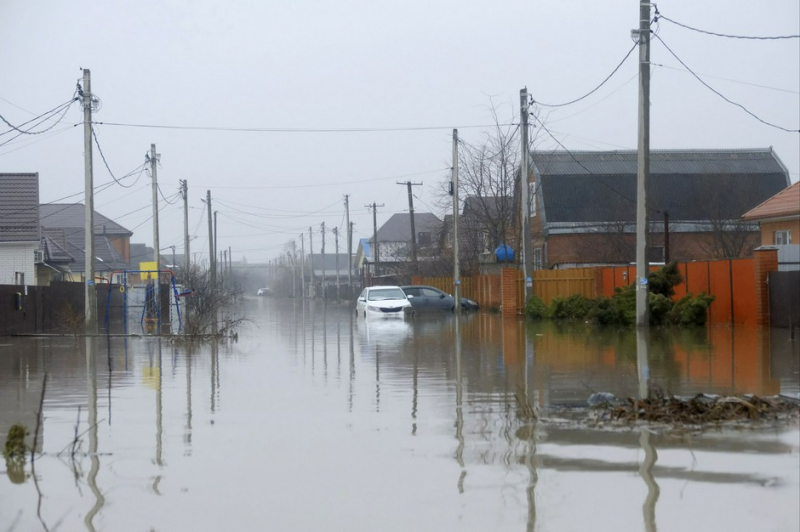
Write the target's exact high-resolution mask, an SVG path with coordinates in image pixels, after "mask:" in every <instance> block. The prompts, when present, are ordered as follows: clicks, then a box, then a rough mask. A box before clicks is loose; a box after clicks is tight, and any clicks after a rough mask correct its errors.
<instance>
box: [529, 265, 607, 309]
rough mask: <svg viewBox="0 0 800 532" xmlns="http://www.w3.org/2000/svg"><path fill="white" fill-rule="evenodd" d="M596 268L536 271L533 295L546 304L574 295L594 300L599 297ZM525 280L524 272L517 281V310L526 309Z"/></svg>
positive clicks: (533, 274)
mask: <svg viewBox="0 0 800 532" xmlns="http://www.w3.org/2000/svg"><path fill="white" fill-rule="evenodd" d="M595 270H596V268H570V269H567V270H536V271H534V272H532V275H531V279H532V281H533V293H534V294H536V295H537V296H539V297H540V298H541V299H542V300H543V301H544V302H545V303H546V304H548V305H549V304H550V302H551V301H553V299H555V298H557V297H564V298H566V297H569V296H571V295H574V294H580V295H582V296H585V297H588V298H593V297H597V296H598V295H599V294H598V293H597V288H596V280H595ZM524 283H525V278H524V277H523V275H522V271H520V274H519V280H518V281H517V308H520V309H521V308H524V307H525V285H524Z"/></svg>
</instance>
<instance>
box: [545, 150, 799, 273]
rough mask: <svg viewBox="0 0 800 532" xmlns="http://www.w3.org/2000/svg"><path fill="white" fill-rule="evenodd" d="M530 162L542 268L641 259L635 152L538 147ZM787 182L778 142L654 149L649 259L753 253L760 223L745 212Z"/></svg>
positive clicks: (688, 258) (650, 197)
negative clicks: (638, 255) (544, 149)
mask: <svg viewBox="0 0 800 532" xmlns="http://www.w3.org/2000/svg"><path fill="white" fill-rule="evenodd" d="M532 163H533V164H532V175H531V177H530V180H531V187H530V190H531V191H532V193H533V194H534V200H533V201H532V202H531V235H532V240H533V242H532V254H533V265H534V268H535V269H542V268H544V269H547V268H563V267H576V266H594V265H608V264H626V263H630V262H634V261H635V242H636V173H637V154H636V151H607V152H588V151H581V152H571V153H570V152H559V151H556V152H534V153H533V154H532ZM788 185H789V173H788V170H787V169H786V167H785V166H784V165H783V163H782V162H781V161H780V159H779V158H778V156H777V154H775V152H773V151H772V149H771V148H768V149H748V150H653V151H651V158H650V181H649V187H650V191H649V205H650V210H649V218H650V224H649V225H650V243H649V244H650V246H649V249H648V256H649V259H650V260H651V261H652V262H660V261H664V260H678V261H692V260H705V259H713V258H736V257H747V256H750V255H752V251H753V249H754V248H755V247H756V246H758V245H759V244H760V233H759V230H758V224H756V223H754V222H753V221H748V220H742V215H743V214H744V213H746V212H747V211H749V210H750V209H752V208H753V207H755V206H756V205H759V204H760V203H762V202H763V201H765V200H766V199H768V198H770V197H771V196H773V195H774V194H776V193H777V192H779V191H781V190H783V189H784V188H786V187H787V186H788ZM665 228H666V231H665Z"/></svg>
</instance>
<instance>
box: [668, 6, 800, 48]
mask: <svg viewBox="0 0 800 532" xmlns="http://www.w3.org/2000/svg"><path fill="white" fill-rule="evenodd" d="M659 19H664V20H666V21H667V22H672V23H673V24H675V25H676V26H680V27H682V28H686V29H687V30H691V31H696V32H698V33H705V34H706V35H713V36H714V37H725V38H728V39H747V40H754V41H777V40H781V39H800V35H772V36H761V35H732V34H729V33H717V32H715V31H708V30H702V29H700V28H695V27H692V26H689V25H688V24H684V23H682V22H678V21H677V20H672V19H671V18H669V17H667V16H664V15H662V14H661V13H659V12H658V7H656V15H655V21H656V22H658V21H659Z"/></svg>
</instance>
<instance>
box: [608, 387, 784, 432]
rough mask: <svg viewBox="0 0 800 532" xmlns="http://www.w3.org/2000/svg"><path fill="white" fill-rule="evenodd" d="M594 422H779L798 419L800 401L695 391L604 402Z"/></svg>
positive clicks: (689, 423)
mask: <svg viewBox="0 0 800 532" xmlns="http://www.w3.org/2000/svg"><path fill="white" fill-rule="evenodd" d="M598 418H599V419H598V421H611V422H623V423H629V424H630V423H635V422H646V423H660V424H668V425H681V424H683V425H704V424H714V423H725V422H737V421H750V422H752V421H761V422H769V421H780V420H789V419H793V418H794V419H797V418H800V401H798V400H797V399H794V398H791V397H785V396H776V397H758V396H755V395H742V396H732V397H720V396H715V395H706V394H698V395H696V396H694V397H692V398H690V399H682V398H678V397H668V398H662V397H651V398H647V399H633V398H630V397H629V398H628V400H627V401H625V402H623V403H621V404H619V403H614V402H611V401H609V402H606V403H605V404H604V405H603V406H602V407H601V411H600V412H599V415H598Z"/></svg>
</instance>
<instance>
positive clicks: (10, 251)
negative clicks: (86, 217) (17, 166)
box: [0, 173, 42, 285]
mask: <svg viewBox="0 0 800 532" xmlns="http://www.w3.org/2000/svg"><path fill="white" fill-rule="evenodd" d="M41 262H42V256H41V230H40V228H39V174H38V173H17V174H0V284H17V285H36V284H38V282H37V279H36V264H37V263H41Z"/></svg>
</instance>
